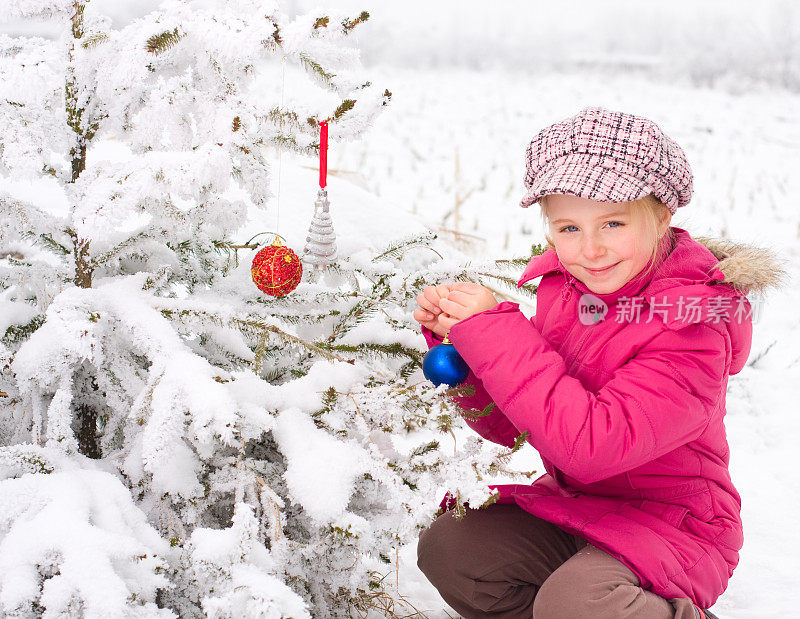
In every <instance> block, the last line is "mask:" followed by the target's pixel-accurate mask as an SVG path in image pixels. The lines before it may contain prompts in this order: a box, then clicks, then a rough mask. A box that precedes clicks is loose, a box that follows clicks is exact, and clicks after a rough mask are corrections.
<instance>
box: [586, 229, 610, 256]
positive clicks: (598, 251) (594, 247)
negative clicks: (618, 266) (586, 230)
mask: <svg viewBox="0 0 800 619" xmlns="http://www.w3.org/2000/svg"><path fill="white" fill-rule="evenodd" d="M605 253H606V250H605V247H603V245H602V243H600V241H599V240H598V239H597V238H596V237H594V236H589V235H587V236H584V237H583V255H584V256H585V257H586V258H587V259H588V260H595V259H596V258H600V257H601V256H602V255H603V254H605Z"/></svg>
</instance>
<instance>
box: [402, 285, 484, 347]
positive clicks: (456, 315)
mask: <svg viewBox="0 0 800 619" xmlns="http://www.w3.org/2000/svg"><path fill="white" fill-rule="evenodd" d="M417 303H418V304H419V306H420V308H421V309H418V310H415V311H414V320H416V321H417V322H419V323H420V324H421V325H423V326H425V327H427V328H428V329H430V330H431V331H433V332H434V333H436V335H438V336H440V337H444V336H445V335H447V332H448V331H450V329H451V328H452V326H453V325H455V324H457V323H458V322H460V321H462V320H465V319H467V318H469V317H470V316H472V315H473V314H477V313H478V312H482V311H484V310H487V309H492V308H493V307H495V306H496V305H497V303H498V301H497V299H495V297H494V295H493V294H492V292H491V291H490V290H489V289H488V288H486V287H485V286H481V285H480V284H476V283H474V282H456V283H454V284H442V285H441V286H437V287H436V288H434V287H433V286H428V287H427V288H425V290H424V291H423V292H422V294H420V295H419V296H418V297H417Z"/></svg>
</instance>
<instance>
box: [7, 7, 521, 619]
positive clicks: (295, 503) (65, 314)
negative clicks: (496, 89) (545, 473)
mask: <svg viewBox="0 0 800 619" xmlns="http://www.w3.org/2000/svg"><path fill="white" fill-rule="evenodd" d="M20 16H21V17H37V16H46V17H49V18H51V19H53V20H56V21H58V20H60V23H61V24H63V36H62V37H61V38H59V39H58V40H55V41H53V40H47V39H41V38H34V37H9V36H5V35H2V36H0V90H1V91H2V92H0V121H1V122H0V125H2V127H3V131H2V133H0V177H2V179H4V180H5V182H3V183H2V184H0V187H5V189H0V255H2V256H3V258H2V259H0V303H2V308H1V309H2V311H1V312H0V315H1V316H2V324H0V335H2V338H1V339H0V614H4V615H10V616H20V617H26V616H38V615H41V614H43V613H45V612H46V613H47V614H52V615H64V616H76V617H77V616H85V617H103V618H105V617H123V616H125V617H128V616H137V617H170V616H176V615H177V616H181V617H195V616H203V615H206V616H212V617H246V616H265V617H281V616H286V617H303V616H309V615H313V616H319V617H336V616H352V615H353V614H355V613H363V614H366V613H368V612H369V610H370V608H373V609H377V608H384V612H390V611H387V610H386V609H387V608H388V609H390V608H391V602H392V601H393V600H394V599H395V598H396V596H397V592H396V591H393V590H392V587H391V584H389V583H388V582H385V581H384V576H385V575H386V574H387V573H389V572H390V571H391V570H392V568H393V565H392V562H393V551H394V549H396V548H397V547H398V545H399V544H402V543H405V542H408V541H410V540H411V539H413V538H414V537H415V536H416V534H417V531H418V529H419V528H420V527H421V526H424V525H426V524H427V523H428V522H429V521H430V519H431V516H432V514H433V513H434V511H435V510H436V507H437V505H436V504H435V500H436V499H437V498H438V497H439V496H440V495H441V490H442V489H443V488H445V487H446V488H448V489H450V490H451V491H452V492H455V493H456V494H457V495H458V496H459V497H460V499H462V500H464V501H470V502H471V504H473V505H474V504H479V503H482V502H484V501H487V500H489V501H490V500H491V497H490V496H489V493H488V491H487V490H486V488H485V485H484V482H483V481H481V480H482V478H484V477H485V476H487V475H490V474H492V473H496V472H498V471H500V470H501V469H502V467H503V465H504V463H505V461H506V458H505V456H506V455H507V454H500V456H499V457H497V456H498V454H497V453H496V452H487V451H486V450H483V449H481V448H480V442H479V441H478V440H477V439H475V438H471V439H469V440H466V441H464V442H463V443H462V442H459V444H457V445H452V443H450V444H448V446H447V450H444V449H439V447H440V445H442V444H444V443H445V442H446V441H448V440H449V437H450V432H451V431H452V429H453V426H454V424H456V423H458V420H457V418H458V415H459V411H458V409H457V407H456V406H455V405H454V404H453V402H452V401H451V400H450V399H449V398H445V397H442V389H441V388H440V389H439V390H435V389H433V388H431V387H430V386H427V387H426V386H425V385H424V384H410V383H409V382H408V379H409V377H411V376H412V374H415V373H416V372H417V370H418V369H419V367H420V360H421V355H422V353H421V351H420V350H419V349H418V348H417V344H418V343H419V341H420V338H419V334H418V332H417V330H416V327H415V325H414V324H411V323H410V320H411V319H410V312H409V305H410V303H411V302H412V301H413V298H414V297H415V296H416V294H417V293H418V291H419V289H420V287H421V286H423V285H424V284H425V283H426V282H428V281H431V279H432V278H440V277H443V276H447V273H445V270H443V269H437V270H436V272H435V273H432V272H430V271H427V270H426V269H425V268H421V267H420V265H419V264H417V263H412V262H409V261H408V260H407V259H405V258H402V257H401V255H400V254H402V252H403V251H404V250H405V249H406V248H407V247H408V246H410V245H414V244H417V245H419V244H422V245H424V244H426V243H428V242H430V240H431V239H429V238H422V239H408V240H405V241H401V242H399V243H398V244H397V245H396V246H392V247H388V248H385V249H386V250H385V251H384V252H382V253H380V254H379V255H376V256H364V255H353V256H346V257H344V258H341V259H340V264H339V265H337V266H336V267H334V268H331V269H329V270H328V272H327V273H325V274H324V275H323V274H314V273H311V274H309V277H308V278H307V279H306V281H304V282H303V283H302V284H301V286H300V287H299V288H298V289H297V290H296V291H295V292H294V293H293V294H292V295H290V296H288V297H286V298H280V299H274V298H265V297H264V296H262V295H260V294H259V293H258V292H257V291H256V289H255V287H254V286H252V283H251V282H250V281H249V270H248V269H247V266H248V265H247V264H244V263H243V264H241V265H238V266H236V267H231V268H228V267H229V266H230V265H229V263H228V256H227V255H226V252H229V251H230V250H231V248H233V247H236V246H237V242H236V241H237V239H236V238H235V236H236V234H237V232H238V231H239V230H240V229H241V227H242V226H243V224H244V223H245V221H246V219H247V217H248V213H252V212H253V210H257V209H264V208H266V207H267V206H268V205H269V199H270V195H271V194H270V192H269V183H268V180H269V172H270V170H269V166H268V164H267V159H266V157H265V154H264V153H265V149H268V148H270V147H272V146H280V147H281V148H291V149H294V150H296V151H299V152H306V153H309V154H313V153H315V151H316V147H317V144H316V136H317V123H318V122H319V120H321V119H329V122H330V132H331V138H332V139H333V140H337V139H344V138H352V137H356V136H358V135H359V134H360V133H361V132H362V131H363V130H364V129H365V128H366V127H367V126H368V125H369V122H370V120H371V119H372V117H373V116H374V115H375V114H377V113H378V112H379V111H380V110H381V108H382V107H383V105H384V104H385V103H386V101H387V99H388V97H389V96H390V95H389V93H388V91H385V90H381V89H380V88H376V87H373V86H372V85H371V84H369V82H367V81H366V80H364V79H363V78H362V77H361V76H360V69H359V66H358V54H357V50H354V49H352V48H350V47H347V46H346V45H345V41H346V37H347V34H348V33H349V32H350V31H351V30H352V28H354V27H355V26H357V25H358V24H359V23H360V22H362V21H364V20H365V19H366V17H367V16H366V14H362V15H361V16H358V17H356V18H354V19H353V18H348V17H347V16H343V15H333V14H331V13H329V12H326V13H321V12H315V13H311V14H307V15H303V16H300V17H298V18H296V19H294V20H289V19H288V18H287V17H286V15H285V14H283V13H282V12H281V10H280V7H279V6H278V5H277V4H276V3H273V2H264V1H255V0H236V1H225V2H223V1H221V0H202V1H200V0H196V1H188V0H187V1H179V0H168V1H166V2H164V3H163V4H162V5H161V6H160V7H159V9H158V10H157V11H155V12H153V13H151V14H149V15H147V16H145V17H143V18H141V19H139V20H137V21H135V22H133V23H131V24H129V25H127V26H125V27H122V28H119V29H114V28H112V26H111V22H110V20H109V19H108V18H107V17H105V16H103V15H101V14H99V13H98V12H96V11H94V10H93V5H92V3H91V2H89V1H84V0H57V1H51V0H48V1H46V2H45V1H44V0H9V1H7V2H4V3H3V4H2V6H0V18H8V17H20ZM284 68H285V69H286V70H293V68H294V69H295V70H297V71H303V72H305V73H306V74H307V75H308V76H309V77H310V79H311V82H312V83H313V84H315V85H316V86H317V87H318V96H315V97H311V98H306V99H303V100H301V101H295V102H294V103H293V104H292V105H289V106H286V107H282V106H280V105H278V104H276V103H275V101H279V96H278V90H277V87H276V88H275V90H274V93H275V101H264V100H263V96H262V95H261V94H255V93H254V91H253V90H251V89H250V85H251V84H252V82H253V80H254V79H256V78H257V77H258V76H259V75H260V74H263V72H267V75H268V76H270V75H271V78H272V83H274V84H279V83H280V75H281V72H282V71H283V70H284ZM270 71H271V73H269V72H270ZM259 92H263V90H262V91H259ZM26 182H27V187H28V188H29V189H28V190H27V191H24V190H23V189H21V188H24V187H25V184H24V183H26ZM30 188H33V189H30ZM474 271H475V270H473V272H464V273H462V274H461V275H463V276H465V277H471V278H472V279H476V278H477V273H476V272H474ZM451 275H453V276H459V273H452V274H451ZM417 376H418V374H417ZM474 414H482V412H480V411H479V412H476V413H474ZM520 444H521V443H520ZM395 567H396V566H395ZM376 600H382V602H381V603H378V602H376ZM387 600H388V602H387Z"/></svg>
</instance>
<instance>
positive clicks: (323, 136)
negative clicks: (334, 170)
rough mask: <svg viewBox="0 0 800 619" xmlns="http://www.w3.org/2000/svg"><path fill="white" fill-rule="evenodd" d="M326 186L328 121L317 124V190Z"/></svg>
mask: <svg viewBox="0 0 800 619" xmlns="http://www.w3.org/2000/svg"><path fill="white" fill-rule="evenodd" d="M327 184H328V121H327V120H323V121H322V122H320V123H319V188H320V189H325V186H326V185H327Z"/></svg>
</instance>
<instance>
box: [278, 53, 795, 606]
mask: <svg viewBox="0 0 800 619" xmlns="http://www.w3.org/2000/svg"><path fill="white" fill-rule="evenodd" d="M373 74H374V78H375V80H377V81H380V82H381V84H385V85H386V87H387V88H389V90H391V91H392V93H393V99H392V106H391V110H390V111H387V113H385V114H384V115H383V116H381V117H380V118H379V119H378V121H377V122H376V124H375V126H374V128H373V129H372V131H371V132H370V133H369V135H368V136H367V138H366V139H364V140H363V141H362V142H360V143H348V144H340V145H334V146H333V147H332V149H331V152H330V156H329V157H330V159H329V166H330V168H331V169H332V170H333V172H332V175H333V176H332V180H331V190H330V194H331V200H332V204H333V206H332V214H333V217H334V222H336V221H337V218H341V217H343V216H344V217H346V216H345V215H344V214H343V211H347V210H348V208H349V206H348V205H347V204H345V203H344V202H343V200H341V199H337V197H336V187H337V186H339V187H342V190H344V186H345V184H347V183H353V184H356V185H360V186H361V187H364V188H366V189H369V190H370V191H371V192H373V193H374V194H376V195H377V196H378V200H377V201H375V203H376V204H377V205H379V207H380V210H377V211H376V212H375V213H374V214H373V215H372V218H373V220H372V221H371V222H369V223H370V226H371V227H373V226H374V225H375V223H376V222H378V221H380V220H382V219H383V220H384V221H393V222H396V221H399V218H397V215H398V214H399V213H396V211H403V212H404V214H407V213H410V214H412V215H413V216H414V218H416V219H418V220H419V221H421V222H423V223H424V224H425V225H427V226H430V227H431V228H433V229H436V230H438V231H439V233H440V235H441V237H442V238H443V239H449V241H450V243H451V244H452V246H453V253H452V255H451V256H446V259H459V257H460V256H461V255H462V252H463V254H465V255H466V256H467V259H474V260H476V261H480V260H484V259H488V258H509V257H517V256H521V255H527V253H528V252H529V249H530V246H531V244H532V243H540V242H543V236H542V230H541V227H540V223H539V219H538V211H537V210H534V209H530V210H526V209H522V208H520V207H519V206H518V202H519V198H520V197H521V195H522V193H523V192H522V188H523V186H522V175H523V170H524V167H523V155H524V149H525V146H526V145H527V142H528V141H529V140H530V138H531V137H532V135H533V134H534V133H535V132H536V131H537V130H538V129H540V128H542V127H543V126H545V125H546V124H548V123H551V122H555V121H557V120H561V119H562V118H565V117H566V116H569V115H571V114H573V113H574V112H576V111H578V110H579V109H581V108H582V107H585V106H588V105H595V104H597V105H602V106H605V107H609V108H611V109H619V110H624V111H628V112H633V113H638V114H642V115H645V116H648V117H650V118H652V119H654V120H655V121H656V122H658V123H659V124H660V126H661V127H662V129H664V130H665V131H666V132H667V133H668V134H669V135H670V136H672V137H674V138H675V139H676V140H677V141H678V142H679V143H680V144H681V145H682V146H683V148H684V149H685V150H686V152H687V155H688V157H689V161H690V163H691V164H692V166H693V169H694V174H695V196H694V198H693V200H692V203H691V204H690V205H689V206H688V207H686V208H685V209H681V210H679V211H678V213H677V214H676V215H675V216H674V217H673V225H676V226H678V227H681V228H685V229H687V230H689V231H690V232H691V233H692V234H693V235H695V236H699V235H712V236H721V237H728V238H731V239H735V240H737V241H743V242H748V243H753V244H755V245H759V246H763V247H768V248H772V249H773V250H774V251H776V252H778V253H779V254H780V255H781V257H782V258H784V260H786V262H787V263H788V264H787V269H788V270H789V272H790V275H791V281H790V282H789V285H788V286H787V287H786V289H785V290H783V291H781V292H779V293H773V294H771V295H768V296H767V298H766V299H765V302H764V303H763V305H762V306H761V309H760V314H759V315H758V318H757V323H756V325H755V326H754V336H753V346H752V352H751V355H750V360H749V361H748V365H747V366H746V367H745V369H744V370H743V371H742V372H741V373H740V374H738V375H736V376H733V377H731V379H730V383H729V387H728V417H727V422H726V423H727V429H728V434H729V441H730V446H731V474H732V476H733V480H734V483H735V484H736V485H737V487H738V489H739V492H740V493H741V495H742V503H743V519H744V526H745V545H744V548H743V549H742V552H741V562H740V564H739V566H738V567H737V569H736V571H735V572H734V575H733V577H732V579H731V581H730V585H729V587H728V590H727V591H726V592H725V594H724V595H723V596H722V597H721V598H720V600H719V601H718V602H717V604H716V605H715V606H714V611H715V612H717V614H719V615H720V617H722V618H723V619H727V618H731V619H733V618H737V619H745V618H748V619H757V618H763V617H787V618H788V617H796V616H798V615H797V612H798V611H797V609H798V608H800V577H798V576H797V557H798V556H800V536H798V534H797V528H796V524H795V523H796V521H797V514H798V513H800V498H799V495H798V493H797V489H798V488H800V473H799V472H798V467H797V465H796V459H797V456H796V453H797V445H798V442H800V431H799V430H800V418H799V417H798V415H797V404H796V403H797V397H798V395H799V394H798V390H797V385H798V384H800V350H798V343H800V320H798V317H797V314H795V311H794V309H793V308H794V307H800V289H798V287H797V282H798V276H799V275H800V267H799V266H798V257H800V209H798V204H797V199H798V198H797V196H798V195H800V175H798V174H797V169H798V163H800V116H799V115H798V114H797V110H800V96H798V95H796V94H791V93H785V92H780V91H768V92H751V93H745V94H738V95H732V94H728V93H725V92H723V91H715V90H707V89H701V88H697V87H693V86H691V85H689V84H683V85H681V84H673V85H665V84H657V83H653V82H651V81H647V80H646V79H644V78H631V77H619V76H613V75H610V74H605V75H592V74H583V75H581V74H577V75H537V76H534V77H531V76H526V75H525V74H521V73H519V74H510V73H505V74H504V73H498V72H493V73H490V74H487V73H485V72H477V71H469V70H462V71H456V70H448V71H436V70H427V71H420V70H407V71H398V70H396V69H373ZM284 165H286V162H285V161H284ZM456 202H460V206H459V209H458V215H457V216H456V214H455V205H456ZM383 213H385V215H383ZM403 219H405V218H403ZM397 232H398V233H402V232H403V231H402V230H397ZM340 233H341V231H340ZM430 283H431V284H436V283H437V282H430ZM512 300H518V299H512ZM526 313H530V312H528V310H526ZM420 341H422V340H420ZM523 451H524V452H525V453H523V454H520V456H519V457H518V459H517V461H516V464H517V466H518V467H520V469H522V470H531V468H536V469H537V470H539V471H542V470H543V469H542V467H541V464H540V463H539V462H538V460H537V456H536V453H535V451H534V450H533V449H532V448H528V449H527V450H523ZM401 559H402V562H401V568H400V574H399V579H400V590H401V593H402V594H403V595H405V596H406V597H407V598H408V599H409V600H411V601H412V602H413V603H414V605H415V606H416V607H417V608H418V609H420V610H422V611H424V612H425V614H427V615H428V616H429V617H447V616H455V613H454V612H453V611H452V610H451V609H448V608H447V606H446V605H445V604H444V602H443V601H442V600H441V598H439V596H438V594H437V592H436V591H435V589H433V588H432V587H431V586H430V585H429V584H428V583H427V581H426V579H425V578H424V576H423V575H422V574H421V573H420V572H419V571H418V569H417V567H416V563H415V561H416V555H415V548H414V547H407V548H405V550H404V552H403V553H402V555H401Z"/></svg>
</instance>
